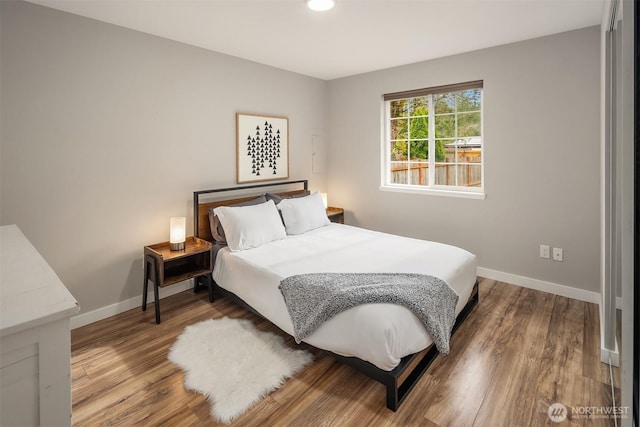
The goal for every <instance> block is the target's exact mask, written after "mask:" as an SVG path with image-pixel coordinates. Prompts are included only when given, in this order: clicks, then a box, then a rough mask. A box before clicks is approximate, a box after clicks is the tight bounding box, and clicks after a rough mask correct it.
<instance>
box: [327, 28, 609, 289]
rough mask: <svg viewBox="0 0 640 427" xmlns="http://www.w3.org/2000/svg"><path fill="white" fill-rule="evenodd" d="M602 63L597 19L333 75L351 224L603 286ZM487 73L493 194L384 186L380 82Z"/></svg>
mask: <svg viewBox="0 0 640 427" xmlns="http://www.w3.org/2000/svg"><path fill="white" fill-rule="evenodd" d="M599 63H600V34H599V27H597V26H596V27H591V28H586V29H581V30H577V31H572V32H567V33H563V34H559V35H554V36H549V37H544V38H540V39H534V40H529V41H524V42H520V43H515V44H509V45H504V46H499V47H495V48H490V49H484V50H480V51H475V52H471V53H466V54H461V55H456V56H451V57H446V58H441V59H437V60H431V61H426V62H422V63H418V64H412V65H407V66H402V67H397V68H393V69H387V70H382V71H378V72H373V73H368V74H363V75H358V76H354V77H348V78H343V79H339V80H333V81H330V82H329V100H328V102H329V129H330V138H329V139H330V146H329V153H330V157H329V165H330V167H329V170H328V191H329V198H330V201H331V203H332V204H334V205H339V206H343V207H344V208H345V209H346V210H347V211H348V212H347V217H346V221H347V222H349V223H352V224H356V225H360V226H364V227H367V228H373V229H378V230H382V231H386V232H391V233H397V234H401V235H407V236H413V237H418V238H425V239H429V240H436V241H441V242H445V243H450V244H454V245H458V246H461V247H463V248H466V249H468V250H470V251H471V252H474V253H475V254H477V255H478V261H479V265H480V266H482V267H485V268H489V269H495V270H499V271H502V272H507V273H511V274H517V275H521V276H525V277H530V278H534V279H539V280H544V281H549V282H553V283H558V284H562V285H567V286H572V287H576V288H581V289H584V290H588V291H594V292H599V277H600V274H599V272H600V267H599V266H600V258H599V247H600V246H599V245H600V209H599V206H600V198H599V197H600V196H599V194H600V180H599V176H600V160H599V159H600V142H599V135H600V133H599V132H600V124H599V120H600V115H599V114H600V113H599V108H600V101H599V99H600V95H599V90H600V75H599V72H600V65H599ZM480 79H482V80H484V143H485V146H484V155H485V168H486V169H485V190H486V194H487V198H486V199H485V200H471V199H460V198H450V197H442V196H430V195H414V194H403V193H392V192H386V191H380V190H379V185H380V174H381V172H380V169H381V168H380V156H381V149H380V144H381V140H380V138H381V137H380V135H381V129H380V117H381V96H382V94H384V93H389V92H396V91H401V90H408V89H417V88H422V87H430V86H438V85H442V84H449V83H459V82H465V81H471V80H480ZM540 244H549V245H551V246H556V247H561V248H564V262H554V261H552V260H546V259H541V258H539V257H538V254H539V249H538V248H539V245H540ZM381 250H384V249H383V248H381Z"/></svg>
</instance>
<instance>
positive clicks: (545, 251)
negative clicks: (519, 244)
mask: <svg viewBox="0 0 640 427" xmlns="http://www.w3.org/2000/svg"><path fill="white" fill-rule="evenodd" d="M540 258H547V259H549V245H540Z"/></svg>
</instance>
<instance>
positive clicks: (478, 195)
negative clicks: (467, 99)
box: [380, 82, 486, 199]
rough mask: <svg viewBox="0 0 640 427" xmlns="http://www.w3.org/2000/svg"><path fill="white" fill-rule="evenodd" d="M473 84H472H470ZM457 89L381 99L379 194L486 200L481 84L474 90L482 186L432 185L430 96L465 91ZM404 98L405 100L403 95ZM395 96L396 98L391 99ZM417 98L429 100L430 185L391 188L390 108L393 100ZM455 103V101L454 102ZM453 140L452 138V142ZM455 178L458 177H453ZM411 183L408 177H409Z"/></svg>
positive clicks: (430, 90)
mask: <svg viewBox="0 0 640 427" xmlns="http://www.w3.org/2000/svg"><path fill="white" fill-rule="evenodd" d="M470 83H473V82H470ZM466 84H467V83H463V84H462V85H466ZM456 86H458V85H451V86H443V87H438V88H431V89H419V90H417V91H407V92H403V93H398V94H397V95H396V94H390V95H385V97H386V96H391V97H392V99H388V100H387V99H384V97H383V100H382V111H381V116H382V120H381V122H382V126H381V139H382V143H381V144H380V145H381V150H382V152H381V159H382V161H381V185H380V190H382V191H394V192H402V193H412V194H430V195H438V196H448V197H461V198H472V199H484V198H486V194H485V167H484V159H485V157H486V147H485V144H484V89H483V86H482V82H480V86H479V87H477V88H478V89H480V133H481V135H480V141H481V143H480V146H481V150H482V154H481V156H480V163H479V164H480V177H481V178H480V179H481V183H480V186H479V187H467V186H456V185H435V184H434V182H435V169H436V168H435V164H436V161H435V150H436V144H435V116H436V114H435V111H434V109H433V95H436V94H442V93H453V92H458V91H460V90H464V89H458V88H456ZM442 88H450V89H449V90H442ZM421 91H424V92H427V93H424V94H422V95H420V94H415V93H416V92H418V93H419V92H421ZM405 94H406V95H407V96H404V95H405ZM394 95H396V96H394ZM418 96H423V97H424V96H428V100H429V159H428V162H429V181H428V182H429V184H428V185H414V184H394V183H391V167H390V166H391V126H390V124H391V117H390V114H391V112H390V109H391V108H390V106H391V101H392V100H401V99H410V98H415V97H418ZM454 99H455V98H454ZM454 114H455V120H456V121H457V119H458V115H459V114H461V113H458V112H457V111H456V112H455V113H454ZM455 128H456V132H457V126H456V127H455ZM454 140H455V138H454ZM456 176H457V174H456ZM409 180H410V177H409Z"/></svg>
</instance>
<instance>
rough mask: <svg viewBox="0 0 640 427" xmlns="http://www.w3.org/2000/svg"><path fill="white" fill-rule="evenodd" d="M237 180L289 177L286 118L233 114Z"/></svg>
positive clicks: (287, 125)
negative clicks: (234, 116) (234, 117)
mask: <svg viewBox="0 0 640 427" xmlns="http://www.w3.org/2000/svg"><path fill="white" fill-rule="evenodd" d="M236 145H237V169H236V170H237V181H238V183H244V182H254V181H267V180H274V179H287V178H289V119H288V118H286V117H274V116H261V115H257V114H244V113H237V114H236Z"/></svg>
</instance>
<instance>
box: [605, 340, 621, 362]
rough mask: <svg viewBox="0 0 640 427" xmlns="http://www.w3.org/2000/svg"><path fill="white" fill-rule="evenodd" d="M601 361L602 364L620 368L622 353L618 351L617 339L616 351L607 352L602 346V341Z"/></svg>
mask: <svg viewBox="0 0 640 427" xmlns="http://www.w3.org/2000/svg"><path fill="white" fill-rule="evenodd" d="M600 342H601V343H600V361H601V362H602V363H608V364H610V365H611V366H616V367H620V352H619V351H618V339H617V338H616V349H615V350H607V349H606V348H604V345H602V340H600Z"/></svg>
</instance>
